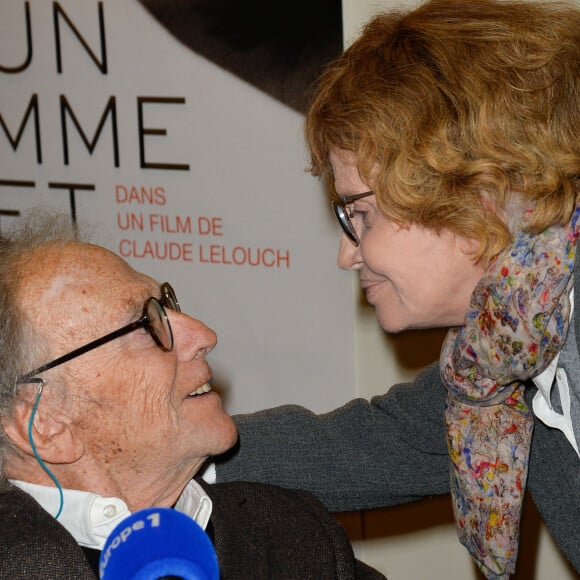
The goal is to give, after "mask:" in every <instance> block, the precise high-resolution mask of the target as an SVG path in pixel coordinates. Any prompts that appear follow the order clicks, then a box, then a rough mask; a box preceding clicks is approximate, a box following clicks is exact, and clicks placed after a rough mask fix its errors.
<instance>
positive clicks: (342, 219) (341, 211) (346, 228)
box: [332, 191, 374, 246]
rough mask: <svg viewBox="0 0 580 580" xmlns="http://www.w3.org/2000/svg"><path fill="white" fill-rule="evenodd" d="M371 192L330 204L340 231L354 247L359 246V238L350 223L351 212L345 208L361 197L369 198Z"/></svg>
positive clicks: (346, 197)
mask: <svg viewBox="0 0 580 580" xmlns="http://www.w3.org/2000/svg"><path fill="white" fill-rule="evenodd" d="M373 194H374V192H373V191H365V192H364V193H357V194H356V195H347V196H345V197H343V198H342V199H341V202H340V203H338V202H337V201H333V202H332V209H333V210H334V215H336V219H337V220H338V223H339V224H340V227H341V228H342V231H343V232H344V233H345V234H346V235H347V236H348V239H349V240H350V241H351V242H352V243H353V244H354V245H355V246H358V245H359V244H360V238H359V236H358V234H357V232H356V230H355V228H354V224H353V223H352V221H351V218H352V216H353V214H352V211H349V210H348V208H347V206H348V205H349V204H351V203H353V202H355V201H356V200H357V199H362V198H363V197H369V196H370V195H373Z"/></svg>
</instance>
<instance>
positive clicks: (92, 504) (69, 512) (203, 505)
mask: <svg viewBox="0 0 580 580" xmlns="http://www.w3.org/2000/svg"><path fill="white" fill-rule="evenodd" d="M10 481H11V483H13V484H14V485H15V486H16V487H19V488H20V489H21V490H22V491H25V492H26V493H28V494H29V495H31V496H32V497H33V498H34V499H35V500H36V501H37V502H38V503H39V504H40V505H41V506H42V507H43V508H44V509H45V510H46V511H47V512H48V513H49V514H51V515H53V516H54V515H56V513H57V511H58V508H59V506H60V494H59V492H58V489H57V488H56V487H51V486H47V485H37V484H34V483H28V482H26V481H19V480H10ZM62 491H63V497H64V503H63V507H62V512H61V513H60V516H59V518H58V521H59V523H61V524H62V525H63V526H64V527H65V528H66V529H67V530H68V531H69V533H70V534H71V535H72V536H73V538H74V539H75V540H76V541H77V543H78V544H80V545H81V546H85V547H87V548H93V549H95V550H102V549H103V546H104V545H105V542H106V540H107V538H108V537H109V534H110V533H111V532H112V531H113V529H114V528H115V527H116V526H117V524H119V523H120V522H121V521H122V520H124V519H125V518H126V517H128V516H130V515H131V512H130V511H129V508H128V507H127V504H126V503H125V502H124V501H123V500H121V499H118V498H116V497H102V496H100V495H97V494H95V493H91V492H88V491H78V490H74V489H63V490H62ZM175 509H176V510H178V511H180V512H182V513H184V514H186V515H188V516H190V517H191V518H193V519H194V520H195V521H196V522H197V523H198V524H199V525H200V526H201V527H202V528H203V529H204V530H205V528H206V526H207V523H208V522H209V518H210V516H211V511H212V503H211V499H210V498H209V496H208V495H207V494H206V493H205V491H204V490H203V488H202V487H201V486H200V485H199V484H198V483H197V482H196V481H194V480H191V481H190V482H189V484H188V485H187V486H186V487H185V489H184V490H183V492H182V493H181V495H180V496H179V499H178V500H177V503H176V504H175Z"/></svg>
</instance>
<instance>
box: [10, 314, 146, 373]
mask: <svg viewBox="0 0 580 580" xmlns="http://www.w3.org/2000/svg"><path fill="white" fill-rule="evenodd" d="M148 322H149V318H148V317H147V316H146V315H145V316H142V317H141V318H140V319H139V320H136V321H135V322H131V324H128V325H127V326H123V328H119V329H118V330H115V331H114V332H110V333H109V334H105V336H101V338H97V339H96V340H93V341H92V342H89V343H88V344H85V345H83V346H81V347H79V348H76V349H75V350H73V351H71V352H69V353H67V354H65V355H63V356H60V357H58V358H56V359H54V360H53V361H50V362H49V363H46V364H45V365H42V366H41V367H38V368H37V369H34V370H33V371H31V372H29V373H27V374H26V375H23V376H21V377H18V381H17V382H18V383H19V384H26V383H30V382H37V381H32V380H31V379H32V378H34V376H35V375H38V374H40V373H43V372H45V371H48V370H49V369H52V368H54V367H57V366H59V365H61V364H63V363H65V362H68V361H69V360H71V359H73V358H76V357H77V356H80V355H81V354H85V353H86V352H88V351H89V350H93V349H95V348H97V347H99V346H102V345H103V344H106V343H107V342H110V341H112V340H115V339H116V338H119V337H120V336H123V335H124V334H129V333H130V332H133V330H137V328H140V327H142V326H145V325H146V324H147V323H148Z"/></svg>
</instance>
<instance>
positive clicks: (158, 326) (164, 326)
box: [17, 282, 181, 384]
mask: <svg viewBox="0 0 580 580" xmlns="http://www.w3.org/2000/svg"><path fill="white" fill-rule="evenodd" d="M166 308H169V309H170V310H174V311H175V312H181V307H180V306H179V302H178V300H177V296H176V295H175V291H174V290H173V288H172V287H171V285H170V284H169V283H167V282H164V283H163V284H162V285H161V299H159V300H158V299H157V298H155V297H154V296H152V297H151V298H148V299H147V300H146V302H145V304H144V306H143V313H142V315H141V317H140V318H139V320H136V321H135V322H131V324H127V326H123V328H119V329H118V330H115V331H113V332H110V333H109V334H106V335H105V336H102V337H101V338H97V339H96V340H93V341H91V342H89V343H87V344H85V345H83V346H80V347H79V348H75V349H74V350H72V351H70V352H69V353H67V354H64V355H62V356H59V357H58V358H55V359H54V360H52V361H50V362H48V363H46V364H44V365H42V366H40V367H38V368H37V369H34V370H33V371H31V372H29V373H26V374H25V375H21V376H20V377H18V380H17V382H18V383H19V384H24V383H31V382H37V381H33V380H32V379H34V378H35V376H36V375H38V374H40V373H43V372H45V371H48V370H49V369H53V368H54V367H57V366H59V365H61V364H63V363H65V362H68V361H70V360H72V359H73V358H76V357H78V356H81V355H82V354H85V353H87V352H89V351H91V350H94V349H95V348H98V347H99V346H102V345H103V344H107V343H108V342H111V341H112V340H115V339H116V338H119V337H121V336H124V335H125V334H129V333H130V332H133V331H134V330H138V329H139V328H145V329H146V330H147V331H148V332H149V334H150V335H151V337H152V338H153V340H154V341H155V343H156V344H157V346H159V347H160V348H161V349H162V350H164V351H171V350H172V349H173V331H172V330H171V324H170V323H169V318H168V316H167V312H166V311H165V309H166Z"/></svg>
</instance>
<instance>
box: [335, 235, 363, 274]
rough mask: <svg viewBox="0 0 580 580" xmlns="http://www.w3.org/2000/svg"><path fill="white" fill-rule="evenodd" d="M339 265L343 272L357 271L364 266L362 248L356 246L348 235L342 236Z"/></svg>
mask: <svg viewBox="0 0 580 580" xmlns="http://www.w3.org/2000/svg"><path fill="white" fill-rule="evenodd" d="M337 264H338V267H339V268H342V269H343V270H355V269H358V268H359V267H360V265H361V264H362V257H361V253H360V247H359V246H355V245H354V244H353V243H352V242H351V241H350V239H349V238H348V237H347V235H346V234H342V236H341V238H340V245H339V247H338V259H337Z"/></svg>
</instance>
